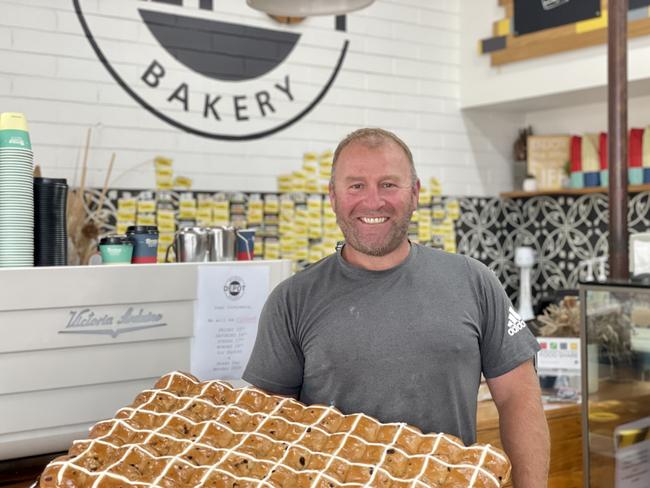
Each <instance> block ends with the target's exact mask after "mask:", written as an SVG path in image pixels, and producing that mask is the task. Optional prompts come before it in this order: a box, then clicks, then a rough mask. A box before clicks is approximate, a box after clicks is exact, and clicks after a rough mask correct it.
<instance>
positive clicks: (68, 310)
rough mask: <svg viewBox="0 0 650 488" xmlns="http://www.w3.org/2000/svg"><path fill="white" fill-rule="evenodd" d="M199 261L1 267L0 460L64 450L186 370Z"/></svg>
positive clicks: (282, 269)
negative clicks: (167, 378) (167, 376)
mask: <svg viewBox="0 0 650 488" xmlns="http://www.w3.org/2000/svg"><path fill="white" fill-rule="evenodd" d="M199 266H268V267H269V272H270V273H269V274H270V279H269V289H273V287H274V286H275V285H276V284H277V283H279V282H280V281H282V280H283V279H284V278H286V277H287V276H289V275H290V272H291V262H290V261H287V260H281V261H250V262H224V263H201V264H196V263H179V264H155V265H119V266H68V267H51V268H4V269H0V338H1V339H0V460H3V459H12V458H17V457H22V456H27V455H35V454H42V453H48V452H55V451H61V450H65V449H67V448H68V447H69V444H70V442H71V441H72V440H73V439H75V438H82V437H85V436H86V433H87V430H88V428H89V427H90V426H91V425H92V424H94V423H95V422H97V421H98V420H101V419H103V418H107V417H112V416H113V414H114V413H115V411H116V410H117V409H118V408H120V407H122V406H125V405H128V404H129V403H131V402H132V401H133V398H134V397H135V395H136V394H137V393H138V392H140V391H141V390H144V389H146V388H150V387H152V386H153V384H154V382H155V381H156V379H157V378H158V377H160V376H161V375H163V374H165V373H167V372H169V371H173V370H182V371H190V358H191V347H192V346H191V343H192V341H191V339H192V335H193V330H194V307H195V301H196V299H197V294H198V293H197V292H198V290H197V286H198V268H199Z"/></svg>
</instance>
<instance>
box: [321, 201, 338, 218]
mask: <svg viewBox="0 0 650 488" xmlns="http://www.w3.org/2000/svg"><path fill="white" fill-rule="evenodd" d="M328 217H329V218H332V219H336V214H335V213H334V210H332V205H331V204H330V201H329V198H326V199H325V200H324V201H323V218H328Z"/></svg>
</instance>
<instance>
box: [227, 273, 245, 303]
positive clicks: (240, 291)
mask: <svg viewBox="0 0 650 488" xmlns="http://www.w3.org/2000/svg"><path fill="white" fill-rule="evenodd" d="M245 290H246V284H245V283H244V280H243V279H242V278H240V277H239V276H233V277H232V278H229V279H228V281H226V284H225V285H223V292H224V293H225V294H226V296H227V297H228V298H230V299H231V300H239V299H240V298H241V297H242V296H243V295H244V291H245Z"/></svg>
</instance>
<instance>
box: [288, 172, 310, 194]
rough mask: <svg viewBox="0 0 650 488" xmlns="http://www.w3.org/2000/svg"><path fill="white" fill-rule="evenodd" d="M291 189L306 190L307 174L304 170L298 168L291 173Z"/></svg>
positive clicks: (295, 190)
mask: <svg viewBox="0 0 650 488" xmlns="http://www.w3.org/2000/svg"><path fill="white" fill-rule="evenodd" d="M291 191H292V192H305V191H307V175H306V174H305V172H304V171H302V170H298V171H294V172H293V173H291Z"/></svg>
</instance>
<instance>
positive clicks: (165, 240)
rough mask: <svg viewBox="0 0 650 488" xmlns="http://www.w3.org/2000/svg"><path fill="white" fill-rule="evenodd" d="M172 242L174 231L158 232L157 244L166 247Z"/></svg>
mask: <svg viewBox="0 0 650 488" xmlns="http://www.w3.org/2000/svg"><path fill="white" fill-rule="evenodd" d="M173 242H174V233H173V232H161V233H160V234H158V246H162V247H163V248H165V249H167V246H169V245H170V244H172V243H173Z"/></svg>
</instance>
